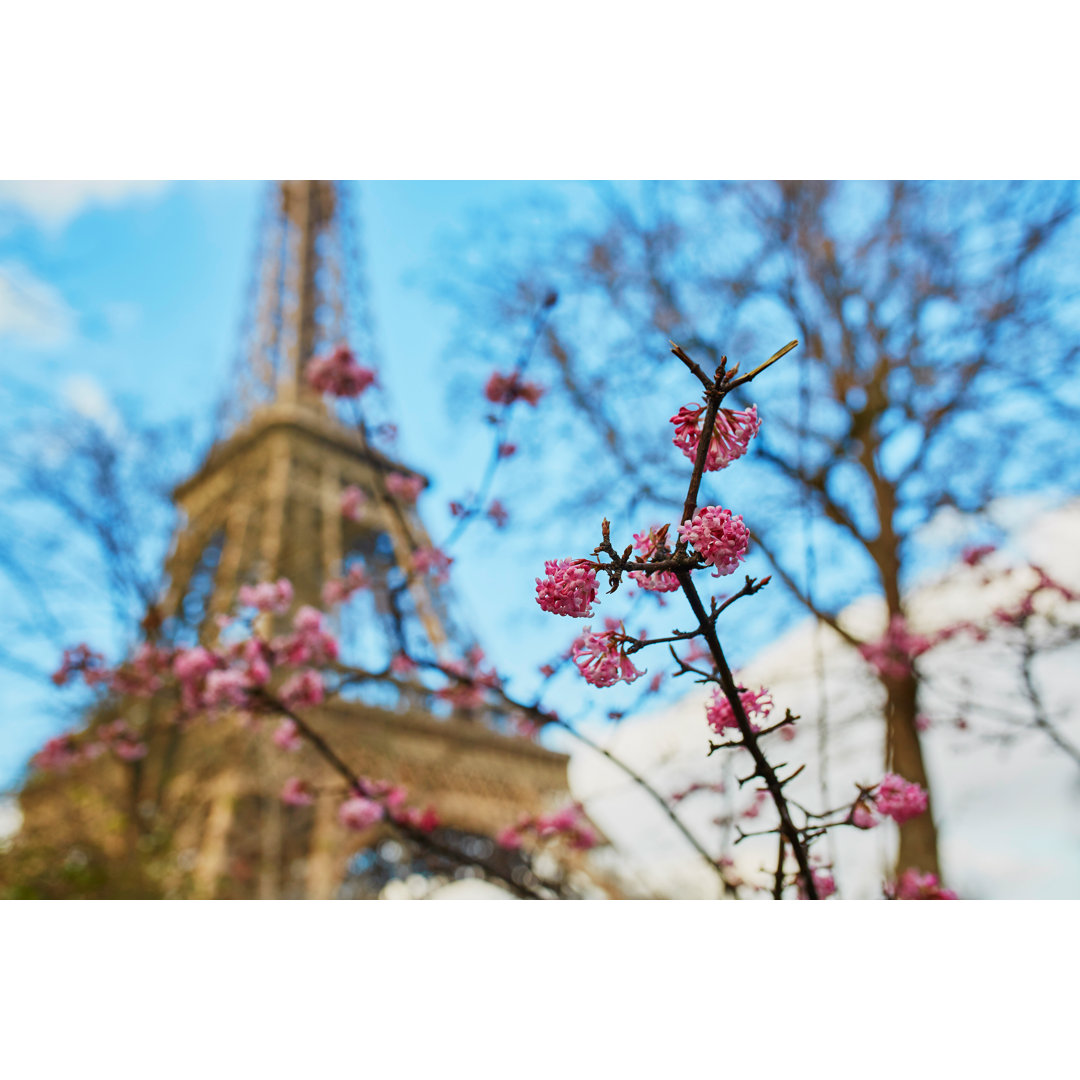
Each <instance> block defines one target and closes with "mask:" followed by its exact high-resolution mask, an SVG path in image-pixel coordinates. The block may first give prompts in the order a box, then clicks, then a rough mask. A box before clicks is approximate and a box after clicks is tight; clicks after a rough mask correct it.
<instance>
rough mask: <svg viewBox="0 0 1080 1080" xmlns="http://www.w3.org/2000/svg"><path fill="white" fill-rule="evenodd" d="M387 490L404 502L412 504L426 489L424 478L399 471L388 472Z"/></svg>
mask: <svg viewBox="0 0 1080 1080" xmlns="http://www.w3.org/2000/svg"><path fill="white" fill-rule="evenodd" d="M386 490H387V491H389V492H390V494H391V495H395V496H396V497H397V498H399V499H401V501H402V502H407V503H410V504H412V503H414V502H416V500H417V499H419V498H420V492H422V491H423V490H424V478H423V477H422V476H408V475H406V474H405V473H399V472H392V473H387V475H386Z"/></svg>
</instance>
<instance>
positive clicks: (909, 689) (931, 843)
mask: <svg viewBox="0 0 1080 1080" xmlns="http://www.w3.org/2000/svg"><path fill="white" fill-rule="evenodd" d="M886 692H887V695H888V697H887V701H886V706H885V721H886V742H885V764H886V767H887V768H888V769H889V770H890V771H891V772H894V773H897V774H899V775H900V776H902V777H903V778H904V779H905V780H909V781H913V782H914V783H916V784H919V785H920V786H921V787H923V788H925V789H926V792H927V795H928V798H930V795H929V792H930V783H929V781H928V779H927V776H926V765H925V763H924V762H923V754H922V746H921V745H920V743H919V731H918V728H916V726H915V717H916V715H917V714H918V681H917V679H916V677H915V676H914V675H909V676H908V677H906V678H904V679H889V680H887V681H886ZM911 868H914V869H916V870H921V871H922V872H923V873H931V874H937V875H938V876H939V877H940V876H941V866H940V862H939V859H938V842H937V826H936V825H935V824H934V804H933V800H932V798H931V799H930V802H929V804H928V805H927V808H926V812H925V813H923V814H920V815H919V816H918V817H916V818H912V819H911V820H910V821H908V822H905V823H904V824H903V825H901V826H900V852H899V854H898V856H897V860H896V873H897V875H899V874H900V872H901V871H903V870H907V869H911Z"/></svg>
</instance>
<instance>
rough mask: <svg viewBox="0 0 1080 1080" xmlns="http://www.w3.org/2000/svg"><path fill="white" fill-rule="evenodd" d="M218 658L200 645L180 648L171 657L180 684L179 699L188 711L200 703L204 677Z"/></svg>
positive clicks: (216, 663) (213, 668) (174, 672)
mask: <svg viewBox="0 0 1080 1080" xmlns="http://www.w3.org/2000/svg"><path fill="white" fill-rule="evenodd" d="M218 663H219V662H218V659H217V658H216V657H215V656H214V655H213V653H211V652H210V651H209V650H207V649H204V648H203V647H202V646H201V645H195V646H194V647H192V648H190V649H180V650H179V651H178V652H177V653H176V655H175V657H174V658H173V674H174V675H175V676H176V678H177V681H178V682H179V684H180V700H181V702H182V704H183V707H184V708H185V709H186V710H187V711H188V712H194V711H195V710H196V709H198V708H200V706H201V704H202V690H203V684H204V682H205V680H206V677H207V676H208V675H209V674H210V672H212V671H214V670H215V669H216V668H217V667H218Z"/></svg>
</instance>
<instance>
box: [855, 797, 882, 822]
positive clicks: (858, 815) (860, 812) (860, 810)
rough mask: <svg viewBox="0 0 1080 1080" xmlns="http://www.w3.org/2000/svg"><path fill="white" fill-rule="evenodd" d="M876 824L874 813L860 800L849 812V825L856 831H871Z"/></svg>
mask: <svg viewBox="0 0 1080 1080" xmlns="http://www.w3.org/2000/svg"><path fill="white" fill-rule="evenodd" d="M877 823H878V819H877V818H876V817H874V812H873V811H872V810H871V809H870V807H868V806H867V805H866V803H864V802H863V801H862V799H860V800H859V801H858V802H857V803H856V804H855V806H854V808H853V809H852V811H851V824H852V825H854V826H855V828H856V829H872V828H873V827H874V826H875V825H876V824H877Z"/></svg>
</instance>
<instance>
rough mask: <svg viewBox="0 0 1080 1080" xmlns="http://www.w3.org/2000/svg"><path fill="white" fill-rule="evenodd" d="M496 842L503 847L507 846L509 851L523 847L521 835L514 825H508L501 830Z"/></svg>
mask: <svg viewBox="0 0 1080 1080" xmlns="http://www.w3.org/2000/svg"><path fill="white" fill-rule="evenodd" d="M495 843H496V844H498V845H499V847H501V848H506V849H507V851H516V850H517V849H518V848H520V847H521V835H520V834H519V833H518V831H517V829H515V828H514V827H513V826H512V825H508V826H507V827H506V828H505V829H500V830H499V832H498V834H497V835H496V837H495Z"/></svg>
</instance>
